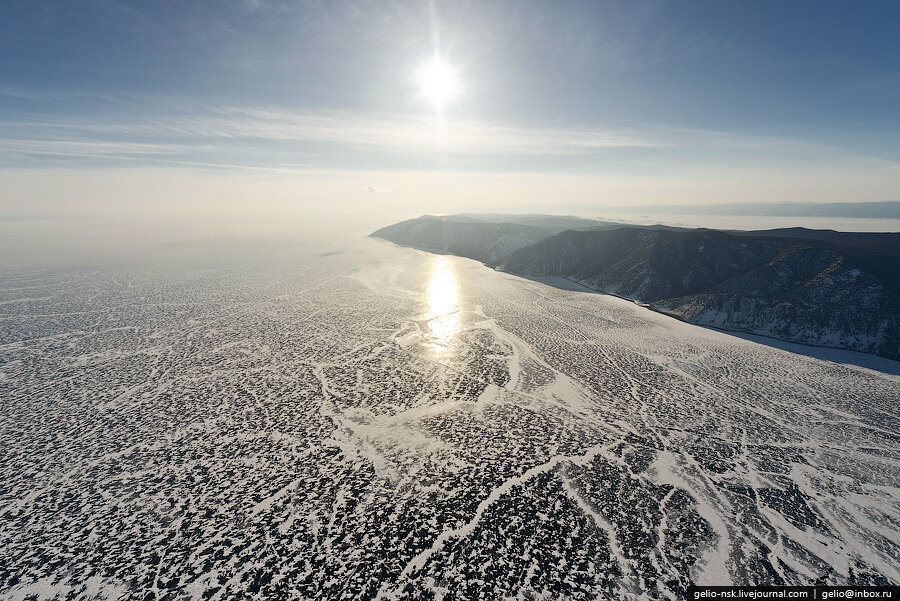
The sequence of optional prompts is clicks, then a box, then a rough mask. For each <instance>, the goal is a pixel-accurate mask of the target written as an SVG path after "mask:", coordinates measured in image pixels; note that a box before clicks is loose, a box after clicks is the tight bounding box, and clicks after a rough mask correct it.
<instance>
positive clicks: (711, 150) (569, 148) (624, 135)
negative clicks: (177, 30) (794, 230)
mask: <svg viewBox="0 0 900 601" xmlns="http://www.w3.org/2000/svg"><path fill="white" fill-rule="evenodd" d="M663 151H664V152H665V154H664V155H663V154H660V153H661V152H663ZM351 155H353V156H352V157H351ZM595 156H596V157H597V158H598V159H600V161H594V159H593V158H592V157H595ZM622 156H628V157H632V158H633V159H634V160H638V161H644V163H645V164H647V165H651V166H654V168H669V169H675V168H678V167H679V165H693V166H697V165H698V164H700V163H702V162H703V161H707V162H711V163H714V164H718V165H719V166H727V164H728V161H729V159H730V158H731V159H732V160H733V161H737V160H739V162H740V163H741V164H743V165H745V166H749V165H752V164H753V161H763V162H765V161H767V160H768V161H770V162H771V161H773V160H779V161H780V160H782V159H783V160H784V161H786V162H794V163H799V162H802V161H804V160H807V161H809V160H813V161H816V160H820V159H822V158H823V157H824V158H829V159H834V158H836V157H839V158H841V159H842V160H845V159H846V160H852V161H854V162H857V163H859V162H866V163H868V164H870V165H876V166H878V167H879V168H884V164H885V163H889V164H893V162H892V161H891V162H887V161H883V160H881V159H878V158H875V157H865V156H861V155H858V154H855V153H852V152H847V151H845V150H843V149H840V148H834V147H828V146H824V145H820V144H813V143H808V142H804V141H797V140H788V139H779V138H771V137H764V136H748V135H735V134H730V133H727V132H716V131H704V130H692V129H685V128H674V127H670V126H665V125H653V124H643V125H640V126H637V125H636V126H610V127H606V128H600V127H594V128H583V129H580V128H574V127H563V128H537V127H524V126H508V125H506V126H504V125H493V124H486V123H479V122H474V121H460V120H451V119H447V120H444V121H442V122H437V121H435V119H433V118H429V117H425V116H421V115H418V116H417V115H410V116H402V115H383V114H371V113H349V112H347V113H338V112H321V113H311V112H289V111H283V110H264V109H257V108H253V109H246V108H234V107H231V108H207V109H195V110H191V111H190V112H182V113H177V112H171V111H159V110H157V111H155V112H154V111H153V110H152V109H147V110H145V111H141V112H137V111H135V112H129V113H128V114H125V113H119V114H111V115H108V116H96V117H86V116H72V117H62V116H59V115H55V116H52V117H50V116H46V115H40V114H30V115H29V114H21V113H19V114H12V115H11V116H10V114H9V113H7V115H6V116H5V118H2V117H0V166H2V164H3V163H7V164H13V163H14V164H20V163H21V162H22V161H23V160H24V161H27V160H29V159H31V160H35V161H42V160H43V161H46V160H52V158H53V157H59V158H63V159H70V158H84V159H92V158H93V159H100V160H113V161H114V160H123V161H129V162H133V161H142V160H143V161H149V162H153V163H169V164H181V165H186V166H209V167H222V168H229V169H231V168H253V169H260V168H275V169H279V168H296V167H300V166H312V165H315V166H317V167H319V168H342V167H343V168H347V167H354V168H359V166H360V165H362V164H367V163H368V164H372V162H374V163H378V162H379V161H381V162H384V161H388V162H390V164H391V165H392V166H393V167H394V168H396V167H397V166H402V165H410V166H412V165H417V164H419V165H421V164H422V163H421V161H422V160H428V159H432V160H434V159H435V157H441V158H446V159H450V160H467V161H468V163H469V164H475V162H478V163H479V164H484V165H487V164H490V167H489V168H493V169H496V168H497V167H499V168H501V169H505V170H509V169H516V168H517V167H516V165H523V164H527V165H528V169H529V170H533V169H535V168H538V169H540V167H539V166H538V165H540V164H542V163H541V161H547V162H545V163H543V164H546V165H549V164H551V163H552V164H554V165H555V169H559V165H560V164H561V162H563V163H568V162H569V161H568V160H567V157H579V160H581V159H583V158H584V157H589V159H588V161H589V162H590V161H594V163H595V164H597V165H600V164H603V163H605V162H608V161H609V160H616V159H617V158H619V157H622ZM481 157H485V158H486V159H488V160H487V161H482V160H481ZM348 161H349V162H348ZM354 161H355V163H353V162H354ZM692 161H693V162H692ZM351 163H353V164H351ZM572 164H574V162H573V163H572ZM553 169H554V167H551V170H553Z"/></svg>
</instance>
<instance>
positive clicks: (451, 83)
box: [416, 56, 461, 112]
mask: <svg viewBox="0 0 900 601" xmlns="http://www.w3.org/2000/svg"><path fill="white" fill-rule="evenodd" d="M416 79H417V81H418V83H419V89H420V90H421V92H422V95H423V96H425V97H427V98H430V99H431V100H432V101H433V102H434V106H435V110H437V111H438V112H440V111H442V110H443V109H444V108H445V107H446V105H447V104H448V103H449V102H451V101H453V100H455V99H456V98H457V97H458V96H459V94H460V91H461V87H460V83H459V76H458V75H457V72H456V69H454V68H453V67H451V66H450V65H448V64H446V63H444V62H443V61H442V60H441V59H440V57H438V56H435V57H434V59H432V60H431V61H430V62H428V63H427V64H425V65H423V66H422V67H421V68H420V69H419V71H418V74H417V78H416Z"/></svg>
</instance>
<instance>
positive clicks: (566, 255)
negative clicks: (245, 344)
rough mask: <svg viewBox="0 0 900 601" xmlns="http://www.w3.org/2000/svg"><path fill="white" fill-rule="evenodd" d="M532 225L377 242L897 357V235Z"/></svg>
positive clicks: (436, 225)
mask: <svg viewBox="0 0 900 601" xmlns="http://www.w3.org/2000/svg"><path fill="white" fill-rule="evenodd" d="M491 217H493V218H495V219H499V218H502V217H503V216H491ZM528 217H529V223H531V224H532V225H523V224H521V223H518V224H517V223H505V222H500V221H468V220H467V219H471V218H472V216H471V215H467V216H464V218H463V219H462V220H459V221H457V220H456V219H455V217H454V216H447V217H441V218H436V217H423V218H419V219H413V220H409V221H406V222H401V223H399V224H395V225H393V226H388V227H387V228H382V229H380V230H378V231H376V232H374V233H373V234H371V235H372V236H373V237H376V238H382V239H385V240H389V241H391V242H395V243H398V244H402V245H406V246H413V247H416V248H422V249H423V250H439V251H443V252H449V253H451V254H457V255H460V256H465V257H468V258H472V259H476V260H479V261H481V262H483V263H485V265H487V266H489V267H492V268H494V269H498V270H501V271H504V272H507V273H511V274H514V275H520V276H526V277H529V276H530V277H562V278H566V279H568V280H571V281H575V282H577V283H579V284H581V285H583V286H585V287H586V288H589V289H592V290H596V291H598V292H605V293H610V294H615V295H617V296H621V297H623V298H627V299H630V300H633V301H636V302H639V303H641V304H643V305H645V306H647V307H649V308H651V309H653V310H655V311H658V312H661V313H664V314H667V315H671V316H673V317H677V318H679V319H682V320H684V321H687V322H690V323H694V324H697V325H703V326H710V327H715V328H718V329H723V330H734V331H739V332H746V333H752V334H761V335H764V336H770V337H773V338H778V339H781V340H785V341H789V342H799V343H803V344H811V345H816V346H826V347H833V348H843V349H849V350H856V351H861V352H867V353H872V354H876V355H881V356H884V357H888V358H891V359H900V343H898V340H900V234H890V233H889V234H868V233H849V232H835V231H832V230H807V229H805V228H783V229H779V230H761V231H722V230H712V229H705V228H704V229H684V228H670V227H667V226H635V225H628V224H611V223H610V222H593V223H595V224H596V226H594V227H590V225H591V224H589V223H583V225H584V226H585V227H586V228H587V229H580V230H574V229H565V230H562V231H554V230H556V229H558V227H559V226H560V225H561V224H562V223H563V222H561V221H559V220H558V219H548V220H547V226H546V227H541V221H540V219H539V216H528ZM572 219H578V218H572ZM581 221H582V222H585V221H590V220H581ZM551 224H555V225H556V227H553V225H551ZM617 226H618V227H617ZM428 246H430V247H431V248H426V247H428Z"/></svg>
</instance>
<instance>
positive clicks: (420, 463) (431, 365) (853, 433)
mask: <svg viewBox="0 0 900 601" xmlns="http://www.w3.org/2000/svg"><path fill="white" fill-rule="evenodd" d="M326 250H329V251H335V252H324V253H318V254H316V255H313V254H309V253H307V254H303V253H299V252H297V253H295V254H292V252H293V251H291V250H290V248H288V247H285V248H282V249H280V251H279V252H280V255H279V257H278V258H277V260H276V259H272V260H270V261H265V260H260V259H259V258H258V257H257V258H254V259H253V260H250V259H247V260H240V259H229V260H225V259H222V260H218V261H211V260H200V259H197V260H194V261H188V260H178V261H175V260H172V261H160V260H157V261H147V262H144V263H141V262H132V263H128V264H122V265H114V264H107V265H91V266H80V267H69V268H61V267H60V268H47V267H43V266H42V267H34V268H29V267H27V266H19V267H17V268H15V269H11V270H7V271H4V272H3V273H2V274H0V399H2V400H0V599H10V600H11V599H28V598H36V599H64V598H65V599H72V598H80V599H94V598H98V599H376V598H377V599H444V600H449V599H475V598H484V599H595V598H628V599H636V598H639V597H643V598H650V599H677V598H681V597H682V595H683V593H684V590H685V588H686V587H687V586H688V585H689V584H691V583H707V584H726V583H735V584H780V583H786V584H811V583H820V584H837V583H839V584H845V583H858V584H869V583H871V584H884V583H889V582H890V583H898V582H900V445H898V440H900V417H898V413H897V403H898V401H900V393H898V390H900V377H898V376H897V375H896V374H897V373H898V372H897V370H893V372H892V373H891V370H884V369H881V370H877V369H868V368H866V367H861V366H857V365H853V364H840V363H835V362H831V361H827V360H823V359H820V358H816V357H813V356H808V355H804V354H798V353H794V352H789V351H788V350H782V349H778V348H774V347H772V346H769V345H763V344H759V343H758V342H757V341H755V340H749V339H745V338H740V337H736V336H731V335H728V334H726V333H722V332H717V331H714V330H710V329H704V328H700V327H696V326H692V325H689V324H685V323H682V322H679V321H677V320H675V319H672V318H669V317H666V316H663V315H660V314H658V313H654V312H652V311H650V310H648V309H646V308H643V307H640V306H637V305H636V304H634V303H631V302H628V301H625V300H622V299H619V298H616V297H613V296H606V295H600V294H593V293H587V292H581V291H578V290H575V289H571V290H566V289H563V288H560V287H552V286H548V285H546V284H543V283H540V282H535V281H529V280H525V279H520V278H516V277H513V276H510V275H506V274H502V273H498V272H494V271H492V270H490V269H488V268H486V267H484V266H483V265H481V264H479V263H476V262H474V261H470V260H467V259H460V258H456V257H452V256H444V255H432V254H428V253H424V252H419V251H414V250H410V249H404V248H399V247H394V246H392V245H389V244H386V243H383V242H378V241H373V240H368V239H366V240H359V241H354V242H352V243H348V244H347V245H346V247H341V248H335V249H326ZM337 250H340V251H343V252H336V251H337ZM795 350H796V349H795ZM885 361H886V360H883V359H879V360H878V362H877V363H873V366H875V367H876V368H878V367H883V366H884V365H885ZM857 362H859V361H857Z"/></svg>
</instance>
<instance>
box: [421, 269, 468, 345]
mask: <svg viewBox="0 0 900 601" xmlns="http://www.w3.org/2000/svg"><path fill="white" fill-rule="evenodd" d="M427 302H428V312H427V313H426V315H425V319H426V320H427V324H428V333H429V335H430V336H431V337H432V338H433V339H434V340H435V342H437V343H439V344H441V345H446V344H448V343H449V342H450V341H451V340H452V339H453V336H454V335H456V333H457V332H459V330H460V321H459V286H458V285H457V283H456V276H455V275H454V274H453V266H452V265H451V264H450V261H448V260H447V259H446V258H444V257H436V258H435V259H434V260H433V261H432V263H431V279H430V280H429V281H428V291H427Z"/></svg>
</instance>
